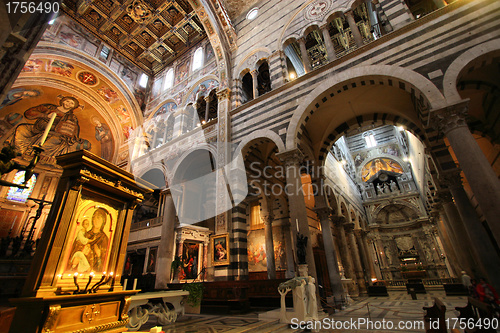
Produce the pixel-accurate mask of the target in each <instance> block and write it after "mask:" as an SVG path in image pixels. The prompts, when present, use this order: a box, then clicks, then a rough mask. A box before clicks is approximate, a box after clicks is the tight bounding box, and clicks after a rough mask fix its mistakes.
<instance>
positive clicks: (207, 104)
mask: <svg viewBox="0 0 500 333" xmlns="http://www.w3.org/2000/svg"><path fill="white" fill-rule="evenodd" d="M212 98H213V97H212V96H210V95H208V96H206V97H205V119H200V123H201V124H202V125H203V122H202V120H205V121H208V112H209V111H210V102H211V101H212Z"/></svg>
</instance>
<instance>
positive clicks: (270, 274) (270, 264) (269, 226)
mask: <svg viewBox="0 0 500 333" xmlns="http://www.w3.org/2000/svg"><path fill="white" fill-rule="evenodd" d="M273 218H274V217H273V215H272V214H271V213H268V214H267V215H263V216H261V219H262V221H263V222H264V232H265V241H266V258H267V278H268V279H269V280H274V279H276V264H275V263H274V242H273Z"/></svg>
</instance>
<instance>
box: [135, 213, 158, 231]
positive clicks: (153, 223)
mask: <svg viewBox="0 0 500 333" xmlns="http://www.w3.org/2000/svg"><path fill="white" fill-rule="evenodd" d="M162 221H163V216H158V217H155V218H152V219H149V220H144V221H141V222H135V223H132V226H131V227H130V231H134V230H139V229H145V228H151V227H154V226H157V225H161V224H162Z"/></svg>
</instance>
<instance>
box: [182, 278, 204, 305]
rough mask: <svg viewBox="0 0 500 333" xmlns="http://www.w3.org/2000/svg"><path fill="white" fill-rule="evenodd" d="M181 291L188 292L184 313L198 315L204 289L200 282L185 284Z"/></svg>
mask: <svg viewBox="0 0 500 333" xmlns="http://www.w3.org/2000/svg"><path fill="white" fill-rule="evenodd" d="M182 290H186V291H189V295H188V297H187V300H186V304H185V306H184V308H185V310H186V313H200V309H201V299H202V298H203V291H204V290H205V287H204V286H203V283H201V282H191V283H185V284H184V285H183V286H182Z"/></svg>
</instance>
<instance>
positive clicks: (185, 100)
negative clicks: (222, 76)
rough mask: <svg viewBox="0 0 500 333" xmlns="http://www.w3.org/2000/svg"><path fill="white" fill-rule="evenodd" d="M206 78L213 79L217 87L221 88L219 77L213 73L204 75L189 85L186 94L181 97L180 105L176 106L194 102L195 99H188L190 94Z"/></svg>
mask: <svg viewBox="0 0 500 333" xmlns="http://www.w3.org/2000/svg"><path fill="white" fill-rule="evenodd" d="M207 80H215V81H216V82H217V84H218V88H219V89H221V84H220V81H219V78H218V77H217V76H215V75H213V74H208V75H205V76H203V77H201V78H200V79H198V80H197V81H196V82H195V83H194V84H192V85H191V87H190V88H189V89H188V91H187V93H186V95H184V97H183V98H182V102H181V103H180V105H178V107H180V106H181V105H184V104H186V106H187V105H188V104H190V103H191V102H195V101H191V100H190V97H191V94H192V93H193V91H194V90H195V89H196V88H198V86H199V85H200V84H201V83H203V82H204V81H207Z"/></svg>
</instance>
